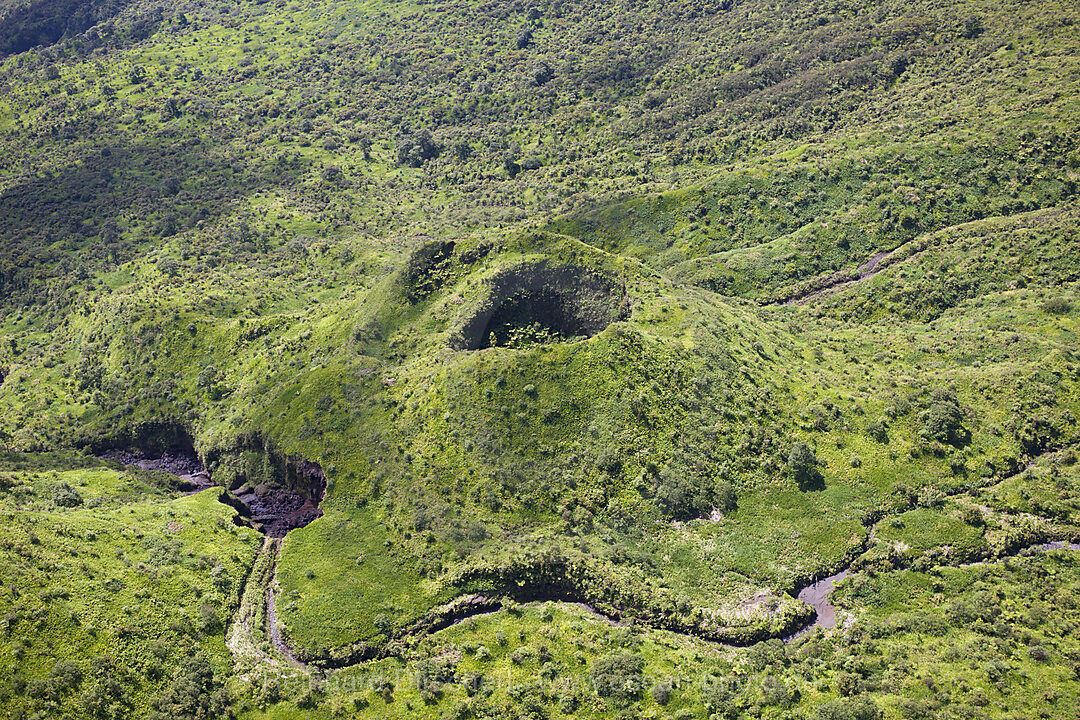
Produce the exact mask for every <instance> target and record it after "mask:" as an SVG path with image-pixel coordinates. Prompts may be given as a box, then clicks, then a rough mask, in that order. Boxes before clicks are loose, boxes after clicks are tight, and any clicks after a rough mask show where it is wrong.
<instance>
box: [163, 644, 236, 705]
mask: <svg viewBox="0 0 1080 720" xmlns="http://www.w3.org/2000/svg"><path fill="white" fill-rule="evenodd" d="M154 709H155V710H156V713H154V714H152V715H151V717H152V718H154V719H155V720H166V719H167V718H168V719H173V720H210V719H211V718H227V717H231V716H232V712H231V710H230V703H229V696H228V693H227V692H226V691H225V689H224V688H223V687H222V686H221V683H220V681H218V680H216V679H215V677H214V671H213V668H211V666H210V664H209V662H208V660H207V658H206V657H204V656H202V655H193V656H191V657H189V658H188V659H187V660H185V661H184V662H183V664H182V665H181V666H180V668H179V669H178V670H177V671H176V674H175V675H174V676H173V679H172V682H171V683H170V684H169V686H168V688H167V689H166V690H165V691H164V692H163V693H162V694H161V695H159V696H158V697H157V698H156V699H155V700H154Z"/></svg>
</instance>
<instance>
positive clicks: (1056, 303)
mask: <svg viewBox="0 0 1080 720" xmlns="http://www.w3.org/2000/svg"><path fill="white" fill-rule="evenodd" d="M1041 307H1042V310H1043V312H1045V313H1049V314H1051V315H1068V314H1069V313H1070V312H1072V303H1071V302H1070V301H1069V300H1067V299H1066V298H1063V297H1056V298H1050V299H1049V300H1047V301H1046V302H1044V303H1043V304H1042V306H1041Z"/></svg>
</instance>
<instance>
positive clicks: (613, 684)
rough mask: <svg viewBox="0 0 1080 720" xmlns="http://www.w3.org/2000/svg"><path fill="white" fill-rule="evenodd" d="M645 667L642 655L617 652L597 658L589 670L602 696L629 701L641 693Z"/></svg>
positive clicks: (593, 683) (598, 692)
mask: <svg viewBox="0 0 1080 720" xmlns="http://www.w3.org/2000/svg"><path fill="white" fill-rule="evenodd" d="M644 669H645V661H644V660H643V659H642V658H641V656H640V655H635V654H632V653H616V654H612V655H604V656H602V657H599V658H597V659H596V661H595V662H593V665H592V669H591V670H590V671H589V678H590V680H592V685H593V690H595V691H596V694H597V695H599V696H600V697H610V698H613V699H615V700H620V701H628V700H632V699H634V698H636V697H638V696H639V695H640V694H641V691H642V689H643V686H642V683H643V682H644V679H643V677H642V671H643V670H644Z"/></svg>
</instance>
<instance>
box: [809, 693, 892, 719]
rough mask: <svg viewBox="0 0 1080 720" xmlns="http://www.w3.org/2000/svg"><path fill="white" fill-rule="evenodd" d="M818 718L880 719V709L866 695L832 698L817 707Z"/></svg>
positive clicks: (816, 715) (816, 714)
mask: <svg viewBox="0 0 1080 720" xmlns="http://www.w3.org/2000/svg"><path fill="white" fill-rule="evenodd" d="M815 717H816V718H817V719H818V720H880V718H881V709H880V708H878V706H877V704H876V703H875V702H874V701H873V700H871V699H870V698H867V697H860V698H855V699H848V700H834V701H833V702H829V703H825V704H824V705H821V706H820V707H818V709H817V710H816V711H815Z"/></svg>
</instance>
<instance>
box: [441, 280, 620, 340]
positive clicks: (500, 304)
mask: <svg viewBox="0 0 1080 720" xmlns="http://www.w3.org/2000/svg"><path fill="white" fill-rule="evenodd" d="M487 291H488V292H487V297H486V298H485V299H484V300H483V301H482V302H481V304H480V306H479V308H477V309H476V310H475V312H474V313H473V314H471V315H470V316H469V317H468V318H467V319H466V320H465V322H464V323H463V324H462V327H461V329H460V330H459V331H458V333H457V334H456V335H455V337H454V339H453V340H452V342H451V344H452V345H453V346H454V347H455V348H457V349H459V350H481V349H483V348H488V347H522V346H527V345H533V344H539V343H547V342H557V341H560V340H572V339H575V338H586V337H591V336H593V335H596V334H597V333H599V332H600V331H601V330H603V329H604V328H606V327H607V326H608V325H610V324H611V323H613V322H616V321H618V320H623V319H625V318H627V317H628V316H629V314H630V310H629V304H628V302H627V298H626V290H625V288H623V286H622V284H621V283H620V282H619V281H618V280H617V279H616V278H614V277H610V276H608V275H606V274H604V273H601V272H598V271H594V270H588V269H586V268H583V267H580V266H577V265H549V264H548V263H546V262H540V263H529V264H525V265H519V266H517V267H514V268H511V269H508V270H503V271H502V272H500V273H498V274H497V275H495V276H493V277H492V278H490V279H489V280H488V281H487Z"/></svg>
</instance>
